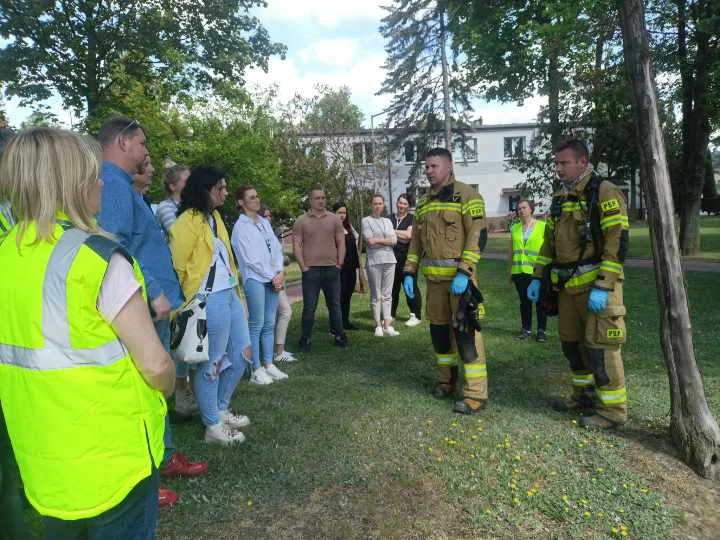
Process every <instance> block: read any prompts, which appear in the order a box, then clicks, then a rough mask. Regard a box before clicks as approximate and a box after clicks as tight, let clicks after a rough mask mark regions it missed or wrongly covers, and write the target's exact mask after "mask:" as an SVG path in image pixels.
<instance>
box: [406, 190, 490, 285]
mask: <svg viewBox="0 0 720 540" xmlns="http://www.w3.org/2000/svg"><path fill="white" fill-rule="evenodd" d="M484 228H485V202H484V201H483V198H482V197H481V196H480V195H479V194H478V193H477V192H476V191H475V190H474V189H473V188H472V187H470V186H469V185H467V184H464V183H462V182H458V181H457V180H452V181H451V182H450V183H449V184H447V185H445V186H444V187H443V188H442V189H441V190H440V191H439V192H431V193H430V194H429V195H428V196H427V197H426V198H424V199H423V200H421V201H420V202H419V203H418V206H417V208H416V210H415V221H414V222H413V234H412V239H411V240H410V247H409V248H408V255H407V259H406V261H405V269H404V270H405V272H407V273H409V274H416V273H417V271H418V265H419V264H420V263H421V259H422V267H423V268H422V271H423V273H424V274H425V275H426V276H427V277H428V279H430V280H433V281H448V280H451V279H452V278H453V277H454V276H455V274H456V273H457V272H458V271H460V272H463V273H465V274H467V275H468V276H470V277H473V276H474V274H475V266H476V265H477V263H478V261H480V245H479V241H480V233H481V231H482V230H483V229H484ZM432 261H435V262H437V261H441V263H439V264H435V263H434V262H432Z"/></svg>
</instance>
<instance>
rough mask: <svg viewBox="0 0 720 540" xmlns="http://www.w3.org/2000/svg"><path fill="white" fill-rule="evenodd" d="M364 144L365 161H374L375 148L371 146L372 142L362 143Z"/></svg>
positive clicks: (369, 162) (368, 162)
mask: <svg viewBox="0 0 720 540" xmlns="http://www.w3.org/2000/svg"><path fill="white" fill-rule="evenodd" d="M364 145H365V163H367V164H368V165H369V164H371V163H375V152H374V150H375V149H374V147H373V143H371V142H366V143H364Z"/></svg>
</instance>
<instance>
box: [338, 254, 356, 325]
mask: <svg viewBox="0 0 720 540" xmlns="http://www.w3.org/2000/svg"><path fill="white" fill-rule="evenodd" d="M356 283H357V269H356V268H352V269H351V268H348V269H347V270H346V269H345V268H342V269H341V270H340V311H341V312H342V321H343V324H347V323H348V322H350V301H351V300H352V295H353V293H354V292H355V285H356Z"/></svg>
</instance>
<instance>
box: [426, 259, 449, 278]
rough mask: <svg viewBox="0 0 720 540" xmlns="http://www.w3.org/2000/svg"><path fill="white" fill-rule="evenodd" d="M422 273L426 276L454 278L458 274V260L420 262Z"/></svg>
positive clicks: (427, 260)
mask: <svg viewBox="0 0 720 540" xmlns="http://www.w3.org/2000/svg"><path fill="white" fill-rule="evenodd" d="M420 264H421V266H422V272H423V274H425V275H426V276H437V277H454V276H455V274H457V264H458V260H457V259H430V258H428V257H423V259H422V261H420Z"/></svg>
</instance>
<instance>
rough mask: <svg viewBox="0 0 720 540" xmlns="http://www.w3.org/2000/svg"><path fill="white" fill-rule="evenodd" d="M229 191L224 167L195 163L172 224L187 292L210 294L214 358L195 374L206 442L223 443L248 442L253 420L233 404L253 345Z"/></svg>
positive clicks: (209, 327) (174, 249)
mask: <svg viewBox="0 0 720 540" xmlns="http://www.w3.org/2000/svg"><path fill="white" fill-rule="evenodd" d="M226 197H227V183H226V182H225V174H224V173H223V172H222V171H220V170H218V169H216V168H215V167H209V166H205V165H202V166H199V167H194V168H193V169H192V172H191V174H190V177H189V178H188V180H187V184H186V185H185V189H183V191H182V195H181V198H180V209H179V210H178V219H177V221H176V222H175V223H174V224H173V225H172V227H171V228H170V251H171V252H172V257H173V263H174V264H175V270H176V272H177V274H178V279H179V280H180V285H181V286H182V289H183V293H184V294H185V298H187V299H188V300H189V299H192V298H195V297H197V296H201V297H204V298H205V299H206V310H207V330H208V345H209V350H208V354H209V357H210V359H209V360H208V361H207V362H203V363H201V364H197V365H196V366H194V369H193V371H192V376H191V377H192V383H193V390H194V391H195V399H196V401H197V404H198V407H199V408H200V414H201V418H202V422H203V424H204V425H205V442H214V443H220V444H232V443H240V442H243V441H244V440H245V436H244V435H243V434H242V433H241V432H240V431H239V430H240V429H241V428H243V427H245V426H247V425H248V424H249V423H250V420H249V419H248V417H247V416H243V415H241V414H233V413H232V412H231V411H230V409H229V407H230V399H231V398H232V394H233V391H234V390H235V388H236V387H237V385H238V383H239V382H240V378H241V377H242V375H243V373H244V372H245V367H246V364H247V362H249V361H250V358H251V350H250V335H249V332H248V325H247V320H246V319H245V310H244V309H243V306H242V304H241V303H240V297H239V296H238V292H239V288H238V277H237V276H238V273H237V268H236V266H235V260H234V259H233V257H232V256H231V254H230V253H231V249H232V248H231V247H230V238H229V237H228V233H227V230H226V229H225V224H224V223H223V220H222V217H220V212H218V208H220V207H221V206H222V205H223V203H224V202H225V198H226Z"/></svg>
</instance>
